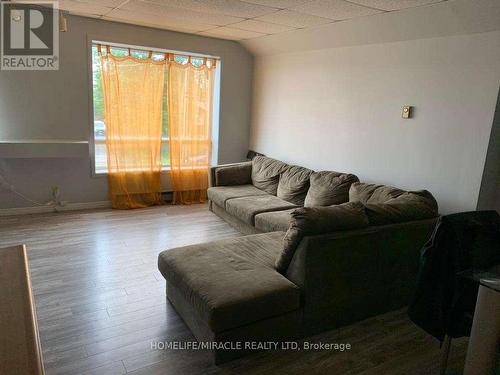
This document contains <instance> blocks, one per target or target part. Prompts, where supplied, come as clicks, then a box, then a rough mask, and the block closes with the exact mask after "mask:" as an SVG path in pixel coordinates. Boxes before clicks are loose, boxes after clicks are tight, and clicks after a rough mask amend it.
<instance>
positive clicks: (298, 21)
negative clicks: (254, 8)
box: [256, 10, 333, 27]
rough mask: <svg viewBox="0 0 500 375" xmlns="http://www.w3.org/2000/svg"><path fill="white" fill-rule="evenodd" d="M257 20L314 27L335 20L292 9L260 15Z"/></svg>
mask: <svg viewBox="0 0 500 375" xmlns="http://www.w3.org/2000/svg"><path fill="white" fill-rule="evenodd" d="M256 20H258V21H265V22H271V23H277V24H280V25H286V26H292V27H312V26H318V25H323V24H325V23H331V22H333V21H332V20H331V19H327V18H322V17H317V16H311V15H309V14H304V13H298V12H294V11H292V10H280V11H279V12H275V13H271V14H266V15H265V16H262V17H258V18H256Z"/></svg>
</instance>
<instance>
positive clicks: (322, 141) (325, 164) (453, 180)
mask: <svg viewBox="0 0 500 375" xmlns="http://www.w3.org/2000/svg"><path fill="white" fill-rule="evenodd" d="M423 25H424V23H423ZM499 82H500V32H498V31H494V32H487V33H478V34H471V35H458V36H446V37H439V38H430V39H419V40H410V41H402V42H394V43H381V44H370V45H363V46H353V47H341V48H331V49H323V50H318V51H301V52H296V53H285V54H279V55H267V56H258V57H257V58H256V61H255V68H254V97H253V112H252V127H251V129H252V130H251V141H250V145H251V148H252V149H254V150H256V151H258V152H262V153H265V154H267V155H269V156H272V157H276V158H278V159H281V160H284V161H286V162H289V163H296V164H299V165H303V166H306V167H310V168H313V169H316V170H336V171H343V172H351V173H354V174H356V175H358V177H359V178H360V179H361V180H362V181H366V182H375V183H382V184H390V185H394V186H397V187H401V188H404V189H420V188H425V189H428V190H429V191H431V192H432V193H433V194H434V195H435V197H436V198H437V200H438V203H439V205H440V211H441V212H442V213H449V212H456V211H464V210H474V209H475V208H476V204H477V200H478V194H479V188H480V184H481V177H482V173H483V167H484V162H485V157H486V151H487V147H488V140H489V136H490V131H491V126H492V121H493V115H494V111H495V103H496V99H497V93H498V87H499ZM404 104H408V105H412V106H415V116H414V118H413V119H409V120H403V119H402V118H401V106H402V105H404Z"/></svg>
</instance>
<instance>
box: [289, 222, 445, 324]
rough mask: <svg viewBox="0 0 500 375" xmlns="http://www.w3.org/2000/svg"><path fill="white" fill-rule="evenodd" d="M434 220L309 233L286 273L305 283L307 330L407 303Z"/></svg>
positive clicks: (291, 278) (384, 310)
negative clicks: (423, 247) (310, 234)
mask: <svg viewBox="0 0 500 375" xmlns="http://www.w3.org/2000/svg"><path fill="white" fill-rule="evenodd" d="M435 223H436V219H430V220H420V221H414V222H407V223H400V224H392V225H384V226H371V227H367V228H363V229H359V230H350V231H342V232H335V233H328V234H321V235H314V236H306V237H304V238H303V239H302V241H301V242H300V244H299V246H298V247H297V250H296V251H295V254H294V257H293V259H292V262H291V263H290V266H289V267H288V270H287V274H286V276H287V278H288V279H289V280H290V281H292V282H293V283H295V284H296V285H297V286H299V287H300V288H301V291H302V303H303V306H304V317H305V324H306V325H307V329H308V332H309V333H314V332H319V331H320V330H322V329H327V328H330V327H331V328H333V327H339V326H342V325H345V324H349V323H351V322H354V321H358V320H361V319H364V318H367V317H369V316H373V315H376V314H381V313H384V312H387V311H391V310H395V309H397V308H400V307H402V306H405V305H407V304H408V302H409V300H410V298H411V295H412V293H413V290H414V287H415V285H416V280H417V273H418V268H419V259H420V249H421V248H422V246H423V245H424V244H425V242H426V241H427V240H428V239H429V237H430V236H431V234H432V231H433V229H434V226H435Z"/></svg>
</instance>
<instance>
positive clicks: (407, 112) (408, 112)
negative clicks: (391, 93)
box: [401, 105, 413, 119]
mask: <svg viewBox="0 0 500 375" xmlns="http://www.w3.org/2000/svg"><path fill="white" fill-rule="evenodd" d="M412 115H413V107H412V106H411V105H404V106H403V112H402V114H401V117H403V118H405V119H407V118H411V117H412Z"/></svg>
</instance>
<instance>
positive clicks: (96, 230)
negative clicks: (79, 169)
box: [0, 205, 467, 375]
mask: <svg viewBox="0 0 500 375" xmlns="http://www.w3.org/2000/svg"><path fill="white" fill-rule="evenodd" d="M238 235H240V234H239V233H238V232H236V231H235V230H234V229H232V228H231V227H230V226H229V225H228V224H227V223H225V222H224V221H222V220H221V219H219V218H218V217H216V216H215V215H213V214H212V213H211V212H209V211H208V208H207V206H206V205H192V206H163V207H154V208H149V209H139V210H130V211H121V210H108V209H105V210H92V211H80V212H64V213H55V214H52V213H47V214H38V215H24V216H13V217H0V247H6V246H10V245H17V244H21V243H25V244H27V245H28V257H29V261H30V268H31V277H32V284H33V292H34V295H35V302H36V305H37V314H38V319H39V329H40V336H41V341H42V350H43V352H44V355H45V357H44V361H45V366H46V373H47V375H56V374H64V375H72V374H75V375H76V374H78V375H82V374H87V375H117V374H125V373H127V371H128V374H134V375H142V374H144V375H154V374H161V375H165V374H188V375H195V374H204V375H205V374H207V375H210V374H238V375H239V374H244V375H254V374H255V375H266V374H269V375H271V374H272V375H275V374H286V375H293V374H333V375H335V374H343V375H344V374H346V375H361V374H363V375H379V374H384V375H385V374H387V375H396V374H398V375H399V374H405V375H408V374H411V375H424V374H425V375H433V374H438V373H439V371H438V366H439V358H440V348H439V344H438V343H437V342H436V340H434V339H432V338H431V337H429V336H428V335H427V334H426V333H425V332H423V331H422V330H420V329H419V328H417V327H416V326H415V325H413V324H412V323H411V322H410V321H409V320H408V318H407V316H406V313H405V311H404V310H400V311H396V312H391V313H388V314H385V315H381V316H378V317H374V318H370V319H367V320H365V321H363V322H359V323H357V324H354V325H352V326H348V327H342V328H340V329H337V330H334V331H330V332H325V333H322V334H320V335H317V336H314V337H310V338H307V339H305V340H304V341H310V342H318V343H319V342H338V343H350V344H351V346H352V349H351V350H349V351H344V352H338V351H336V352H332V351H326V350H309V351H305V350H302V351H277V352H261V353H256V354H253V355H251V356H247V357H244V358H241V359H238V360H235V361H232V362H229V363H226V364H224V365H221V366H214V365H213V364H212V363H211V362H210V357H209V354H208V353H207V352H204V351H175V350H158V349H156V350H155V349H154V348H153V349H152V348H151V342H152V341H156V342H159V341H169V342H172V341H190V340H194V337H193V335H192V334H191V332H190V331H189V329H188V328H187V327H186V325H185V324H184V323H183V322H182V320H181V319H180V317H179V316H178V315H177V313H176V312H175V310H174V309H173V308H172V306H171V305H170V304H168V303H167V302H166V300H165V281H164V279H163V277H162V276H161V274H160V273H159V271H158V270H157V256H158V253H159V252H161V251H163V250H165V249H168V248H172V247H177V246H184V245H189V244H193V243H198V242H206V241H214V240H217V239H223V238H230V237H234V236H238ZM466 345H467V340H466V339H461V340H454V344H453V346H452V351H451V354H450V369H452V370H454V371H456V372H460V371H461V367H462V365H463V361H464V356H465V352H466Z"/></svg>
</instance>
